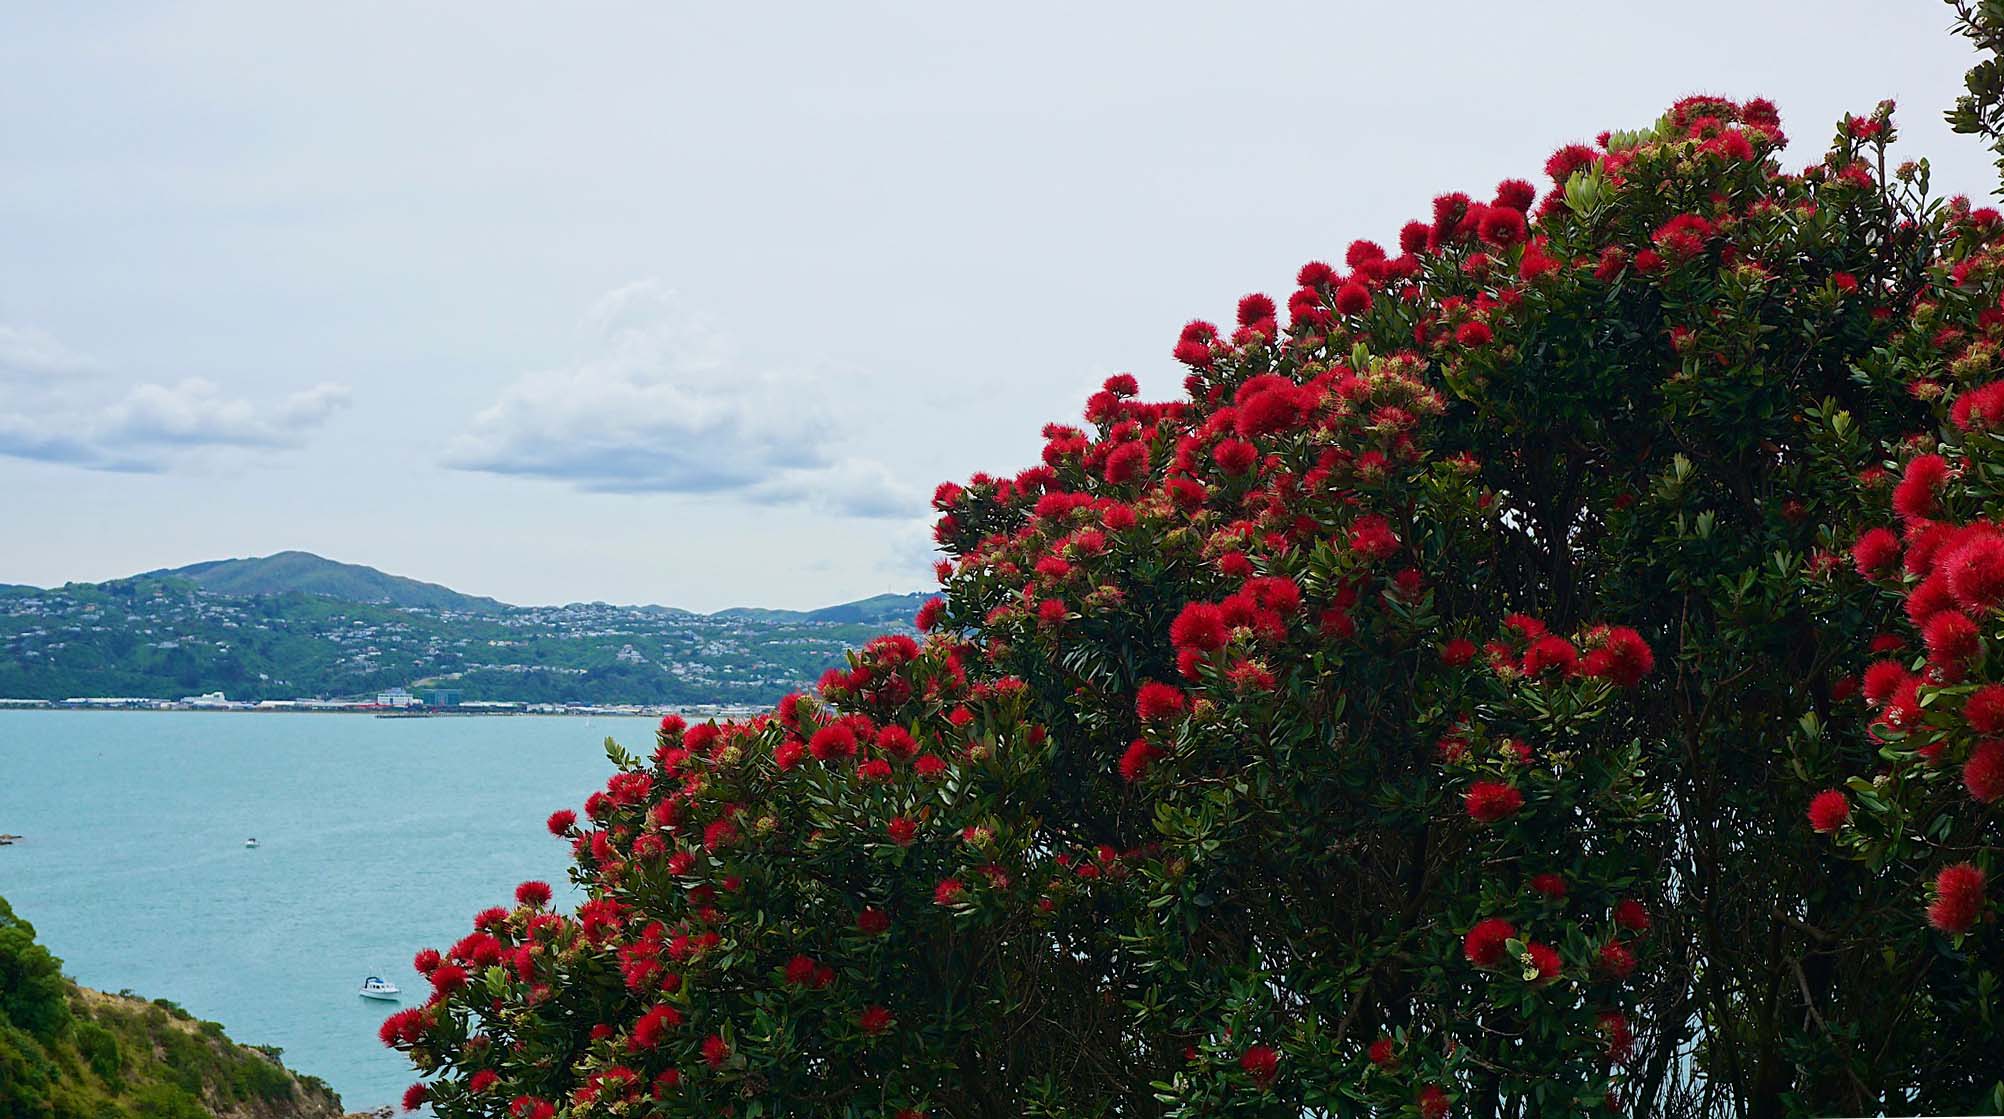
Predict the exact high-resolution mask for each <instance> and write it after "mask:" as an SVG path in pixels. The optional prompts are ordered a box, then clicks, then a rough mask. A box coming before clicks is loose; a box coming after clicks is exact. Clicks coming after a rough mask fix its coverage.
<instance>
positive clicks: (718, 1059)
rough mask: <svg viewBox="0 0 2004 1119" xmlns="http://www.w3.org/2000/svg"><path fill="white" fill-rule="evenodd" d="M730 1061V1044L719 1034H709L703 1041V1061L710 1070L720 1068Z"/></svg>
mask: <svg viewBox="0 0 2004 1119" xmlns="http://www.w3.org/2000/svg"><path fill="white" fill-rule="evenodd" d="M730 1059H731V1043H730V1042H728V1041H725V1040H724V1039H723V1035H721V1034H711V1035H710V1036H708V1037H706V1038H704V1039H703V1060H704V1061H705V1062H706V1063H708V1064H709V1066H710V1067H711V1068H722V1067H724V1062H725V1061H728V1060H730Z"/></svg>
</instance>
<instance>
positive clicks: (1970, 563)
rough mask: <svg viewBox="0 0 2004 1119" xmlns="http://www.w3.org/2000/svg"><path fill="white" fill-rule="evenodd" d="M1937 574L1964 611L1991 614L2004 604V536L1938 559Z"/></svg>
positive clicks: (1965, 544)
mask: <svg viewBox="0 0 2004 1119" xmlns="http://www.w3.org/2000/svg"><path fill="white" fill-rule="evenodd" d="M1998 383H1999V384H2004V381H2000V382H1998ZM1984 527H1985V528H1986V529H1988V528H1989V526H1987V525H1986V526H1984ZM1881 531H1883V530H1881ZM1934 571H1935V574H1937V575H1940V576H1942V577H1944V578H1946V579H1947V580H1948V592H1949V593H1950V594H1952V595H1954V596H1955V601H1956V603H1957V604H1958V605H1960V606H1961V607H1962V608H1963V609H1965V610H1989V609H1991V608H1993V607H1995V606H1996V605H1997V604H1998V603H2000V602H2004V536H1999V535H1997V534H1996V533H1995V531H1994V530H1992V531H1985V532H1982V533H1980V534H1977V535H1975V536H1973V537H1971V538H1969V539H1967V540H1964V541H1962V542H1961V543H1959V544H1957V545H1955V546H1953V547H1951V548H1949V549H1948V550H1947V551H1945V552H1943V553H1941V554H1938V555H1937V556H1936V557H1935V561H1934Z"/></svg>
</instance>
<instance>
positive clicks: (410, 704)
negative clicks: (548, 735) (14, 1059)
mask: <svg viewBox="0 0 2004 1119" xmlns="http://www.w3.org/2000/svg"><path fill="white" fill-rule="evenodd" d="M37 710H40V711H263V712H269V713H285V712H298V713H302V714H346V715H380V716H387V717H394V718H411V717H417V716H428V715H601V716H610V717H635V718H638V717H653V716H660V715H671V714H673V715H681V716H683V717H684V718H692V719H734V718H743V717H745V716H748V715H753V714H756V713H757V712H759V711H760V710H763V708H761V707H758V706H753V705H741V704H721V703H695V704H661V703H524V702H522V701H521V700H493V699H472V700H469V699H462V698H461V696H460V693H459V692H457V691H453V690H433V691H427V692H425V693H423V694H421V695H414V694H412V693H411V692H408V691H405V690H404V689H402V688H392V689H390V690H389V691H386V692H382V693H379V694H377V695H374V696H370V697H367V698H365V699H260V700H254V701H253V700H233V699H230V698H229V697H228V696H226V695H224V694H223V693H222V692H205V693H203V694H201V695H194V696H183V697H182V698H180V699H151V698H148V697H146V696H72V697H70V698H68V699H59V700H58V699H0V711H37Z"/></svg>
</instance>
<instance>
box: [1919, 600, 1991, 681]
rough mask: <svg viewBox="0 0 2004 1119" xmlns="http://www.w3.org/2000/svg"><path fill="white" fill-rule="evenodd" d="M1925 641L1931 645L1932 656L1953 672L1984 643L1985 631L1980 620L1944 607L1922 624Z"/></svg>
mask: <svg viewBox="0 0 2004 1119" xmlns="http://www.w3.org/2000/svg"><path fill="white" fill-rule="evenodd" d="M1921 641H1922V642H1923V643H1924V644H1926V645H1927V655H1928V659H1929V660H1931V661H1933V662H1934V663H1935V664H1936V665H1937V666H1939V667H1941V668H1944V669H1946V670H1948V671H1949V672H1950V674H1951V675H1953V674H1956V673H1959V672H1960V671H1961V668H1962V666H1963V665H1964V664H1966V663H1968V661H1969V659H1970V658H1971V657H1974V656H1975V655H1976V652H1977V650H1978V649H1980V648H1982V647H1983V635H1982V634H1981V633H1979V632H1978V631H1977V629H1976V623H1975V622H1972V621H1970V620H1969V619H1968V617H1966V616H1965V615H1963V614H1960V613H1957V612H1956V611H1954V610H1942V611H1939V612H1938V613H1936V614H1935V615H1934V616H1933V617H1931V618H1929V619H1928V620H1927V624H1925V625H1923V626H1922V627H1921Z"/></svg>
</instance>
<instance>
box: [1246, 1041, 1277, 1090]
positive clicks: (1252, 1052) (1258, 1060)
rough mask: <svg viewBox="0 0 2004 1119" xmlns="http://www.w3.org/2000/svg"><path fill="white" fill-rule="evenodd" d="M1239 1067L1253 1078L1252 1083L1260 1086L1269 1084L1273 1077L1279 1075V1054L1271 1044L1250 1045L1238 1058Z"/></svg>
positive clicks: (1263, 1086)
mask: <svg viewBox="0 0 2004 1119" xmlns="http://www.w3.org/2000/svg"><path fill="white" fill-rule="evenodd" d="M1239 1067H1240V1068H1242V1069H1244V1070H1246V1075H1248V1076H1250V1077H1252V1078H1253V1083H1255V1084H1257V1085H1259V1086H1260V1087H1261V1088H1265V1087H1268V1086H1270V1085H1271V1084H1272V1083H1273V1079H1274V1077H1276V1076H1278V1075H1280V1054H1279V1053H1277V1052H1275V1051H1274V1049H1273V1048H1272V1047H1271V1046H1267V1045H1252V1046H1248V1047H1247V1048H1246V1051H1245V1054H1244V1055H1243V1056H1241V1057H1240V1058H1239Z"/></svg>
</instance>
